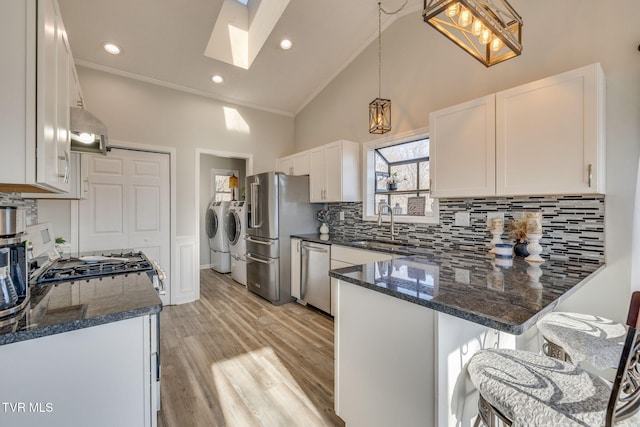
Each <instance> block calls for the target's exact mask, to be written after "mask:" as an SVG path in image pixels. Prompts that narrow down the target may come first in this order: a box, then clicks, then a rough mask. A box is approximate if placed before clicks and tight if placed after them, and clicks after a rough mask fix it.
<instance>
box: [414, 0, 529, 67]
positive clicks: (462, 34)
mask: <svg viewBox="0 0 640 427" xmlns="http://www.w3.org/2000/svg"><path fill="white" fill-rule="evenodd" d="M422 16H423V18H424V21H425V22H426V23H428V24H429V25H431V26H432V27H434V28H435V29H436V30H438V31H439V32H441V33H442V34H444V35H445V36H446V37H448V38H449V39H450V40H452V41H453V42H454V43H455V44H457V45H458V46H460V47H461V48H462V49H464V51H465V52H467V53H468V54H470V55H471V56H473V57H474V58H476V59H477V60H478V61H480V62H482V63H483V64H484V65H485V66H486V67H490V66H492V65H495V64H497V63H499V62H502V61H506V60H507V59H510V58H513V57H515V56H518V55H520V53H522V18H521V17H520V15H518V13H517V12H516V11H515V10H514V9H513V7H511V5H510V4H509V2H507V1H506V0H424V11H423V13H422Z"/></svg>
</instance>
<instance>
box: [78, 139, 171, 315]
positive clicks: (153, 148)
mask: <svg viewBox="0 0 640 427" xmlns="http://www.w3.org/2000/svg"><path fill="white" fill-rule="evenodd" d="M109 142H110V143H109V145H110V146H111V148H123V149H125V150H140V151H149V152H154V153H162V154H169V180H170V184H169V186H170V187H169V193H170V196H169V204H170V207H169V211H170V212H169V215H170V218H169V228H170V231H169V239H170V247H171V248H170V252H169V257H170V259H171V261H170V264H171V282H170V283H171V289H169V292H168V296H169V304H176V301H175V300H174V296H175V292H176V291H177V287H176V286H175V285H176V284H177V283H178V278H177V264H176V260H177V258H176V242H177V236H176V230H177V228H176V227H177V226H176V215H177V214H176V191H177V185H176V171H177V169H176V167H177V166H176V156H177V151H176V149H175V148H174V147H166V146H162V145H149V144H140V143H136V142H128V141H118V140H113V139H112V140H110V141H109ZM76 219H78V218H76ZM72 220H73V217H72ZM79 225H80V222H79V221H78V223H77V224H76V227H79ZM72 227H73V225H72Z"/></svg>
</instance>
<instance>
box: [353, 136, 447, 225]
mask: <svg viewBox="0 0 640 427" xmlns="http://www.w3.org/2000/svg"><path fill="white" fill-rule="evenodd" d="M364 147H365V149H364V162H363V163H364V164H365V165H366V167H365V168H363V171H364V174H365V176H364V182H365V183H366V184H365V197H364V206H363V219H364V220H376V219H377V215H378V211H379V209H382V213H383V215H388V214H389V212H388V208H387V207H386V206H387V205H388V206H389V207H390V208H391V209H394V216H395V220H396V221H398V222H415V223H437V222H438V204H437V200H434V199H432V198H431V194H430V188H429V187H430V179H429V135H428V132H427V131H426V130H425V129H422V130H416V131H413V132H410V133H407V134H404V135H401V136H395V137H391V138H385V139H384V140H377V141H375V142H370V143H366V144H364Z"/></svg>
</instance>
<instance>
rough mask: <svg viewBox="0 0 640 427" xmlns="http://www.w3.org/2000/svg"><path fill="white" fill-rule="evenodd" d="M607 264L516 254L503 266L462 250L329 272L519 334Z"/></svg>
mask: <svg viewBox="0 0 640 427" xmlns="http://www.w3.org/2000/svg"><path fill="white" fill-rule="evenodd" d="M423 251H424V252H426V250H424V249H423ZM603 268H604V264H598V263H582V262H576V263H573V262H571V261H553V260H551V261H546V262H544V263H542V264H529V263H527V262H526V261H524V259H523V258H518V257H515V258H514V259H513V264H512V265H511V266H503V267H502V266H499V265H497V264H496V260H495V259H494V257H493V256H492V255H488V254H474V253H470V252H466V253H463V252H460V253H447V254H433V255H426V254H423V255H421V256H409V257H404V258H396V259H393V260H389V261H378V262H374V263H369V264H364V265H359V266H353V267H346V268H340V269H336V270H332V271H331V272H330V273H329V275H330V276H331V277H335V278H337V279H340V280H342V281H345V282H349V283H353V284H356V285H359V286H363V287H365V288H368V289H372V290H374V291H376V292H381V293H384V294H387V295H390V296H392V297H395V298H400V299H403V300H405V301H409V302H412V303H415V304H419V305H422V306H424V307H428V308H431V309H433V310H436V311H440V312H442V313H446V314H450V315H452V316H456V317H459V318H461V319H465V320H468V321H470V322H474V323H478V324H481V325H484V326H487V327H490V328H493V329H497V330H500V331H503V332H508V333H511V334H516V335H519V334H522V333H524V332H525V331H526V330H527V329H529V328H530V327H531V326H533V325H534V324H535V323H536V322H537V321H538V319H539V318H540V317H542V316H543V315H544V314H546V313H548V312H550V311H552V310H553V309H554V308H555V307H556V306H557V305H558V304H559V303H561V302H562V301H564V300H565V299H566V298H567V297H569V296H570V295H571V294H573V293H574V292H575V291H576V290H578V289H579V288H580V287H581V286H582V285H583V284H584V283H586V282H587V281H588V279H590V278H591V277H593V276H594V275H595V274H596V273H598V272H599V271H600V270H601V269H603Z"/></svg>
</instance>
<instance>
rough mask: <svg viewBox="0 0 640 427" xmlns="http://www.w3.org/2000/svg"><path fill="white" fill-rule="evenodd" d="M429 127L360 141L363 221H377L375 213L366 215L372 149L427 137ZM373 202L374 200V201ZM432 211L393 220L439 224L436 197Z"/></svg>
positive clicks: (370, 183) (371, 168)
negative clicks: (428, 213)
mask: <svg viewBox="0 0 640 427" xmlns="http://www.w3.org/2000/svg"><path fill="white" fill-rule="evenodd" d="M428 137H429V128H428V127H422V128H418V129H413V130H411V131H407V132H402V133H399V134H394V135H389V136H386V137H383V138H376V139H375V140H372V141H369V142H364V143H362V220H363V221H377V220H378V217H377V216H376V215H367V211H368V207H369V203H370V200H369V198H370V197H369V196H370V195H371V194H372V190H373V188H371V187H372V185H373V180H372V179H371V178H372V176H371V174H370V170H373V169H375V165H374V164H373V162H374V160H373V155H372V151H373V150H374V149H376V148H381V147H387V146H389V145H396V144H402V143H403V142H409V141H414V140H416V139H421V138H428ZM374 203H375V202H374ZM432 209H433V213H432V214H431V215H425V216H398V217H395V218H394V220H395V222H398V223H412V224H439V223H440V208H439V204H438V199H433V205H432Z"/></svg>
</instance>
